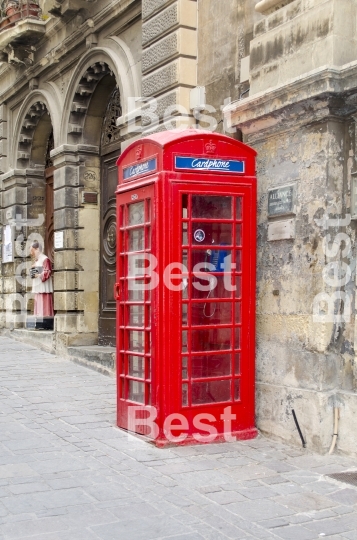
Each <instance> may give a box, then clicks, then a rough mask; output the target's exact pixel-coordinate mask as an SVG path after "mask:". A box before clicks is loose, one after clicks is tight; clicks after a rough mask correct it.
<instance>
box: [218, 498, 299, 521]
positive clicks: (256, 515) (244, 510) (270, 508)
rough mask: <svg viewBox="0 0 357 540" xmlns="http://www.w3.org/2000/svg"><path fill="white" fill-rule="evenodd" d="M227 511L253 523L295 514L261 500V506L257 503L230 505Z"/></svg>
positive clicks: (275, 504)
mask: <svg viewBox="0 0 357 540" xmlns="http://www.w3.org/2000/svg"><path fill="white" fill-rule="evenodd" d="M227 509H228V510H229V511H230V512H232V513H234V514H238V515H240V516H242V517H244V519H247V520H250V521H253V522H254V521H260V520H263V519H269V518H273V517H281V516H289V515H291V514H293V513H294V512H293V510H290V509H288V508H285V507H284V506H282V505H281V504H278V503H276V502H274V501H270V500H261V501H259V504H258V503H257V502H255V501H254V502H252V501H249V502H240V503H233V504H229V505H228V506H227Z"/></svg>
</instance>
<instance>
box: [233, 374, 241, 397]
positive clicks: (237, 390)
mask: <svg viewBox="0 0 357 540" xmlns="http://www.w3.org/2000/svg"><path fill="white" fill-rule="evenodd" d="M239 400H240V379H235V381H234V401H239Z"/></svg>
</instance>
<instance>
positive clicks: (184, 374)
mask: <svg viewBox="0 0 357 540" xmlns="http://www.w3.org/2000/svg"><path fill="white" fill-rule="evenodd" d="M187 365H188V358H187V356H184V357H183V358H182V378H183V379H187V378H188V371H187Z"/></svg>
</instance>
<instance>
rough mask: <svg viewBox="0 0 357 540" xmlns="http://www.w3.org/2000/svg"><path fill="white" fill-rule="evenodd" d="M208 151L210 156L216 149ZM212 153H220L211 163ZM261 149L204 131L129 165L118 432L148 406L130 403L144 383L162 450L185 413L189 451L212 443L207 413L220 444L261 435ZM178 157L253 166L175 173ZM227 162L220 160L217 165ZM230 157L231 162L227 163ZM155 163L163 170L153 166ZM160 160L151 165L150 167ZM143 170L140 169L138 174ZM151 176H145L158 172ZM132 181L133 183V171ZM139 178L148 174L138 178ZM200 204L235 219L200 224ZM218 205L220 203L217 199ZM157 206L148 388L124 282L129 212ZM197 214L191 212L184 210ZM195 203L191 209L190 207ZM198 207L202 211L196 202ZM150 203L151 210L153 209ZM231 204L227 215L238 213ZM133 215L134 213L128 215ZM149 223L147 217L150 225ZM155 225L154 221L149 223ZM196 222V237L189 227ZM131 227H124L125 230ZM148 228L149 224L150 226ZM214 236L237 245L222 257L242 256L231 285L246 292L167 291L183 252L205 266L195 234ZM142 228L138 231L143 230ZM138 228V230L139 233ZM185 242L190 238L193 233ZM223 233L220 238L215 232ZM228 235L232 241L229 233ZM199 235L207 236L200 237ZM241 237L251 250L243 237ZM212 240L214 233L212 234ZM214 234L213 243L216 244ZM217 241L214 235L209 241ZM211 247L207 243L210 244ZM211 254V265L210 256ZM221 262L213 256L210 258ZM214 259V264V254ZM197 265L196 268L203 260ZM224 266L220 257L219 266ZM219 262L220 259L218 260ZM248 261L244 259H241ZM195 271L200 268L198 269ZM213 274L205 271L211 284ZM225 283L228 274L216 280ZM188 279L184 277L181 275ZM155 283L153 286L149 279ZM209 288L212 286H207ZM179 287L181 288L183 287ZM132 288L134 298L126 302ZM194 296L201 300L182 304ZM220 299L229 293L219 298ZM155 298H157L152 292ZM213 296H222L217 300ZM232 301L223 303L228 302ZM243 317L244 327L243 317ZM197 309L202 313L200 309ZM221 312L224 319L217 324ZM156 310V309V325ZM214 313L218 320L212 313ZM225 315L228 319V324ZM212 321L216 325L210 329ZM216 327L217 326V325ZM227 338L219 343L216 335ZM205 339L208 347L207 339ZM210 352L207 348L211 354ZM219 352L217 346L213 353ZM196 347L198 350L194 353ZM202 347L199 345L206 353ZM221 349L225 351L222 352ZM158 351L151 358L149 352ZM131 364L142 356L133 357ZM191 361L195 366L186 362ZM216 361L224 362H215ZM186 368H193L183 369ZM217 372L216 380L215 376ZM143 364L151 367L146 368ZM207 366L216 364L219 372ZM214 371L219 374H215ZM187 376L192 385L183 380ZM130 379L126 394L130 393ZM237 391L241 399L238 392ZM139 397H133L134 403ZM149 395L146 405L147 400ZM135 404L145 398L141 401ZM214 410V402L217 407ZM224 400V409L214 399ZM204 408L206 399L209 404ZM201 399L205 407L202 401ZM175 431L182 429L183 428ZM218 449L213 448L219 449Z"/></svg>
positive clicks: (122, 279)
mask: <svg viewBox="0 0 357 540" xmlns="http://www.w3.org/2000/svg"><path fill="white" fill-rule="evenodd" d="M207 149H208V151H207ZM212 149H214V150H216V154H215V155H214V156H213V158H212V156H210V155H209V154H210V152H212ZM255 155H256V153H255V151H254V150H253V149H251V148H249V147H247V146H245V145H243V144H242V143H239V142H237V141H235V140H233V139H230V138H228V137H225V136H222V135H218V134H212V133H204V132H202V131H196V130H188V131H186V132H183V133H181V135H180V134H178V133H176V132H175V133H173V132H166V133H162V134H158V135H153V136H151V137H147V138H146V139H144V140H141V141H137V142H135V143H133V144H132V145H131V146H130V147H129V148H128V149H127V150H126V151H125V152H124V154H123V155H122V156H121V157H120V158H119V160H118V165H119V186H118V190H117V201H118V203H117V207H118V242H117V246H118V248H117V249H118V257H117V283H118V284H120V285H116V287H117V288H119V289H120V294H119V295H118V297H117V306H118V319H117V320H118V324H117V344H118V345H117V355H118V356H117V360H118V369H117V372H118V425H119V426H120V427H123V428H125V429H128V428H130V426H129V425H128V411H129V409H130V407H131V406H132V405H134V406H136V405H140V400H139V401H134V400H133V399H129V398H130V396H129V394H128V384H130V381H132V380H135V381H136V382H138V383H140V384H141V385H142V386H141V388H143V389H145V392H144V394H143V395H141V396H140V399H141V403H143V402H144V401H145V402H144V403H143V407H142V408H143V411H139V413H138V414H137V416H140V415H141V417H142V418H145V417H146V416H147V414H146V412H145V411H144V409H145V408H146V409H147V411H150V410H151V409H150V407H154V408H155V411H156V414H157V417H156V419H155V422H156V425H157V426H158V432H157V433H155V434H154V438H155V443H156V445H157V446H165V445H166V444H172V439H170V440H168V438H167V433H165V431H164V424H165V420H166V419H167V418H168V417H169V416H170V415H172V414H177V413H179V414H180V415H182V416H181V418H183V419H184V420H185V422H184V424H186V425H184V426H183V429H181V430H180V429H176V430H174V435H175V437H177V436H179V435H180V434H183V437H182V441H177V442H179V443H180V444H187V443H196V442H207V440H206V439H203V440H202V441H198V440H197V437H196V435H197V433H199V434H201V435H207V431H208V430H205V428H203V427H202V429H198V428H197V426H198V423H197V418H198V417H197V415H198V414H202V413H203V414H206V415H212V416H211V417H210V419H209V420H207V418H206V419H202V421H203V422H204V423H206V424H207V423H208V424H209V425H210V426H213V427H214V428H216V430H217V435H216V436H215V437H214V442H218V441H220V440H227V436H229V435H230V436H231V437H235V438H240V439H246V438H252V437H254V436H256V433H257V431H256V428H255V423H254V403H255V395H254V394H255V390H254V386H255V385H254V383H255V371H254V370H255V368H254V361H255V283H256V279H255V266H256V240H255V239H256V178H255ZM175 156H189V157H190V156H199V157H202V159H220V160H236V161H237V160H241V161H243V162H244V166H245V171H244V173H243V172H242V173H234V174H232V173H226V172H224V173H223V172H218V173H217V172H214V173H212V172H208V171H207V172H205V171H202V170H199V171H191V170H189V169H188V170H187V171H186V170H180V171H177V170H175ZM217 156H218V157H217ZM222 156H224V157H222ZM153 158H155V160H156V162H154V161H153ZM150 160H151V161H150ZM137 163H139V164H140V167H138V168H137V169H136V168H135V164H137ZM148 163H149V165H147V167H150V168H151V169H152V170H151V172H149V173H148V172H147V171H145V170H143V172H142V174H140V170H141V169H142V168H143V167H144V168H145V164H148ZM129 166H132V167H133V168H132V169H130V174H132V175H133V177H132V178H129V179H128V178H125V179H124V177H123V174H124V173H123V171H124V169H125V170H126V171H127V172H126V173H125V174H126V175H127V176H128V174H129V172H128V171H129V169H128V167H129ZM136 171H139V173H138V174H136ZM196 197H205V199H202V201H203V202H204V203H205V202H207V201H208V203H207V204H208V205H209V204H210V201H211V200H212V201H213V202H215V201H220V200H222V201H223V202H224V203H225V204H227V205H228V206H229V204H231V205H232V206H231V213H230V214H229V215H228V214H227V215H226V216H223V217H220V218H219V219H213V218H212V215H210V214H208V215H206V216H204V217H202V216H198V217H192V215H191V204H192V205H193V204H195V208H196V207H197V208H198V206H197V205H198V204H199V201H200V200H201V199H199V200H198V199H196ZM210 197H213V199H210ZM149 199H150V201H151V208H152V212H151V222H150V230H151V247H150V251H151V253H152V254H153V255H155V257H156V258H157V267H156V268H155V271H156V272H157V273H158V276H159V285H158V286H157V287H156V288H155V289H154V290H153V291H152V293H151V325H150V329H149V326H148V320H146V321H145V323H146V326H145V328H146V330H145V332H146V334H147V335H149V333H151V348H150V347H149V341H148V337H147V338H146V350H145V353H139V354H138V356H139V357H142V358H146V360H145V363H146V367H145V369H146V373H145V382H141V380H140V379H135V376H134V377H133V376H132V375H130V374H129V367H128V356H129V354H128V353H129V348H130V347H129V344H128V336H129V333H130V332H135V331H136V330H135V329H133V328H130V327H129V326H128V314H127V312H128V309H130V306H131V305H132V304H131V303H130V302H128V301H127V297H125V294H126V293H125V287H123V285H122V284H123V283H126V282H128V279H127V271H128V263H127V259H126V257H127V255H123V254H124V253H127V252H128V247H127V240H126V239H125V238H127V236H128V231H130V227H129V228H128V227H127V221H128V219H127V215H128V214H127V212H128V208H129V206H130V205H131V204H137V203H139V202H140V201H143V200H145V201H147V200H149ZM182 201H184V204H185V207H186V206H187V210H186V209H185V210H183V206H182V205H183V202H182ZM186 201H187V202H186ZM192 201H194V203H193V202H192ZM238 202H241V203H242V215H241V216H238V218H237V216H236V204H238ZM145 204H146V203H145ZM228 206H227V207H228ZM123 212H124V213H123ZM145 219H146V218H145ZM145 222H146V223H148V222H147V221H145ZM183 224H187V229H185V227H186V225H183ZM123 225H124V226H123ZM143 226H144V227H148V225H147V226H146V225H140V226H139V228H140V227H143ZM197 227H198V228H199V229H200V230H203V229H207V230H208V231H210V232H211V236H212V235H213V236H214V235H215V237H217V238H220V236H219V235H220V234H221V236H222V235H223V237H224V234H226V238H228V240H229V241H225V242H224V243H222V245H219V244H214V246H213V244H212V246H211V247H214V248H215V254H216V255H217V254H218V253H219V252H222V253H221V255H222V256H223V255H224V254H228V253H232V254H233V256H234V258H233V259H232V260H234V261H236V254H240V258H239V260H240V261H241V265H242V266H241V268H237V269H236V270H234V269H231V273H229V274H227V273H226V277H225V279H228V278H229V279H230V280H231V284H232V285H234V284H236V280H237V281H238V282H240V287H241V290H240V291H239V294H238V293H236V292H234V291H232V292H226V290H225V289H224V292H222V291H223V289H222V287H221V288H219V287H220V285H218V288H217V291H218V292H217V291H216V292H212V293H211V291H210V292H209V293H207V292H204V293H202V294H201V293H197V295H196V292H194V291H193V288H192V287H193V281H194V280H195V279H198V280H199V278H198V276H196V277H195V276H193V274H192V273H190V274H189V275H188V276H187V277H188V282H189V287H188V288H187V290H186V291H185V292H184V293H182V292H181V291H172V290H170V289H169V288H168V287H167V286H166V285H165V283H164V279H163V276H164V270H165V269H166V268H167V267H168V265H169V264H171V263H173V262H175V263H176V262H181V263H182V262H183V259H182V252H183V250H186V251H187V252H188V254H189V260H188V262H190V256H191V255H190V254H192V261H191V262H192V263H193V262H196V261H199V262H201V259H202V260H204V259H206V260H207V257H208V255H207V253H209V252H212V250H210V249H207V247H210V246H208V245H207V242H208V240H207V239H204V240H203V241H202V244H200V243H199V242H198V241H197V242H196V240H194V238H193V232H194V231H196V228H197ZM134 229H135V227H134ZM134 229H132V230H134ZM186 230H187V237H186V234H185V239H183V233H186ZM212 231H213V232H212ZM222 231H223V233H222ZM196 233H197V231H196ZM238 233H239V234H240V235H241V242H239V241H238V238H237V237H236V235H237V234H238ZM202 236H204V234H203V235H202ZM213 236H212V238H213ZM207 238H208V237H207ZM211 241H213V240H211ZM205 243H206V245H205ZM201 254H202V257H201ZM209 256H211V255H209ZM211 258H212V256H211ZM194 259H195V261H194ZM212 260H214V259H212ZM217 260H218V255H217ZM238 262H239V261H238ZM189 270H190V271H191V270H192V268H190V267H189ZM204 275H207V274H206V272H202V276H204ZM213 275H215V276H216V277H217V278H218V279H219V280H220V283H221V285H222V282H223V277H224V274H223V273H222V271H221V272H217V273H216V272H213ZM181 277H182V276H181ZM146 280H148V278H146ZM201 281H202V280H201ZM177 283H179V282H177ZM123 290H124V298H123ZM189 290H190V291H191V292H192V291H193V292H192V294H194V295H196V297H195V298H193V297H192V295H191V297H190V296H189V297H188V298H187V299H183V298H182V296H183V295H185V294H186V293H188V291H189ZM219 291H220V292H219ZM146 294H148V293H147V292H146ZM213 295H216V296H218V298H217V297H214V296H213ZM222 295H223V296H222ZM183 306H187V314H188V315H187V316H188V322H187V325H186V326H184V327H183V326H182V312H183V309H185V308H184V307H183ZM236 306H239V310H238V309H237V315H239V317H238V319H237V320H236V319H235V313H236V309H235V307H236ZM191 308H192V309H191ZM216 311H217V315H216V319H213V318H212V317H213V316H214V314H215V313H216ZM147 313H148V311H146V315H145V316H146V317H147ZM212 314H213V315H212ZM219 316H220V317H221V318H222V320H221V319H219ZM206 319H207V321H206ZM213 321H215V322H213ZM183 332H187V338H188V350H187V353H184V352H183V346H182V336H183ZM238 333H239V334H240V343H239V346H238V343H237V344H236V345H237V346H235V336H236V335H238ZM220 334H221V335H222V336H224V338H222V339H218V341H217V339H216V338H215V336H219V335H220ZM199 338H201V339H200V341H199V342H198V341H197V340H198V339H199ZM198 343H200V347H201V349H202V348H204V347H206V348H207V347H208V349H209V348H210V347H211V348H213V349H212V350H211V351H210V350H205V351H201V352H198V350H196V351H195V350H191V349H192V347H193V349H195V348H196V349H197V346H198ZM202 343H203V344H204V347H203V346H202ZM208 344H209V346H208ZM190 345H192V347H191V346H190ZM198 348H199V347H198ZM215 348H216V350H215ZM149 349H150V350H149ZM238 354H239V355H240V368H239V371H237V370H236V367H235V359H236V355H238ZM130 356H133V354H132V353H131V355H130ZM149 358H150V360H151V378H149V376H148V371H147V370H148V359H149ZM186 358H187V367H186V360H185V359H186ZM213 358H214V362H212V359H213ZM183 363H185V365H183ZM213 364H214V365H215V366H216V368H215V369H216V372H215V373H212V370H213V368H212V366H213ZM138 365H141V364H140V362H139V364H138ZM207 366H210V368H211V373H210V372H209V371H208V368H207ZM213 371H214V370H213ZM182 377H184V378H182ZM123 381H125V385H126V386H125V388H126V390H125V392H123V390H122V388H123ZM183 385H187V390H188V401H187V403H186V402H185V401H183ZM149 386H150V387H151V400H150V401H149V399H148V388H149ZM235 389H236V390H237V389H238V391H239V394H237V393H236V394H235ZM132 397H133V394H132V396H131V398H132ZM144 397H145V399H143V398H144ZM134 399H135V395H134ZM210 399H211V400H212V401H211V402H207V401H209V400H210ZM217 399H220V401H219V402H215V401H214V400H217ZM202 400H203V401H204V400H206V402H205V403H202ZM200 401H201V402H200ZM227 407H230V411H231V413H232V415H235V418H234V419H233V420H232V422H231V425H230V429H229V431H230V433H227V431H228V430H227V423H224V422H223V420H222V418H221V416H222V415H223V414H224V411H225V410H226V408H227ZM173 423H175V422H173ZM136 431H137V432H139V433H142V434H146V435H148V436H151V437H152V436H153V434H152V433H150V432H149V430H148V429H147V428H145V427H140V426H137V428H136ZM212 442H213V441H212Z"/></svg>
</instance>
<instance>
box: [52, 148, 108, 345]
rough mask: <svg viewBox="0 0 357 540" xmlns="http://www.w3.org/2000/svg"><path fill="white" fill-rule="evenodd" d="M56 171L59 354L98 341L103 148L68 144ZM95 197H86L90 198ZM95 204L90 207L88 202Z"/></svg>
mask: <svg viewBox="0 0 357 540" xmlns="http://www.w3.org/2000/svg"><path fill="white" fill-rule="evenodd" d="M51 158H52V160H53V163H54V166H55V171H54V228H55V233H57V235H56V237H57V242H58V243H57V247H56V246H55V264H54V267H55V276H54V289H55V293H54V303H55V310H56V311H57V314H56V318H55V330H56V342H57V350H61V349H65V348H66V347H68V346H71V345H72V346H75V345H91V344H95V343H97V339H98V307H99V306H98V304H99V300H98V290H99V287H98V284H99V204H98V203H97V200H98V194H99V179H100V164H99V149H98V148H97V147H95V146H88V145H64V146H61V147H58V148H55V149H54V150H53V151H52V152H51ZM88 192H89V193H92V194H93V196H94V197H85V196H84V193H88ZM86 201H89V202H86Z"/></svg>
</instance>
